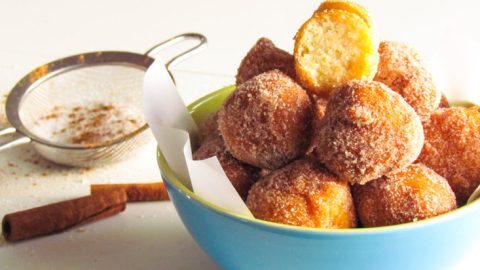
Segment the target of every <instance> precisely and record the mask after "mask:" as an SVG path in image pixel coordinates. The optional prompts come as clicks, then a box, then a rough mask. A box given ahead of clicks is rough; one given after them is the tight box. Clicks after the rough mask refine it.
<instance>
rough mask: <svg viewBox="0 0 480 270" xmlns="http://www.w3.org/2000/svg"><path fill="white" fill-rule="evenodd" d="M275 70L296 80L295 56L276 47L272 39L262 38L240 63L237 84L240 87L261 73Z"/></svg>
mask: <svg viewBox="0 0 480 270" xmlns="http://www.w3.org/2000/svg"><path fill="white" fill-rule="evenodd" d="M273 69H278V70H280V71H282V72H283V73H285V74H286V75H288V76H290V78H292V79H295V78H296V75H295V68H294V64H293V55H291V54H290V53H288V52H286V51H284V50H282V49H279V48H277V47H275V44H273V42H272V41H271V40H270V39H268V38H264V37H263V38H260V39H259V40H258V41H257V43H256V44H255V45H254V46H253V47H252V48H251V49H250V51H249V52H248V53H247V55H246V56H245V58H243V60H242V62H241V63H240V67H238V71H237V77H236V84H237V85H240V84H242V83H244V82H246V81H248V80H249V79H251V78H253V77H255V76H257V75H259V74H261V73H264V72H267V71H270V70H273Z"/></svg>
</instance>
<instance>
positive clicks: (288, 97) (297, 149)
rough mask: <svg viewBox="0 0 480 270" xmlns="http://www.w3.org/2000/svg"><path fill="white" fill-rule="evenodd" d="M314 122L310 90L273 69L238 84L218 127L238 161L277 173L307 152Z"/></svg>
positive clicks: (224, 107)
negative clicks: (309, 95)
mask: <svg viewBox="0 0 480 270" xmlns="http://www.w3.org/2000/svg"><path fill="white" fill-rule="evenodd" d="M311 118H312V108H311V102H310V99H309V97H308V95H307V93H306V91H305V90H303V89H302V88H301V87H300V86H299V85H298V84H296V83H295V82H294V81H293V80H292V79H291V78H290V77H288V76H287V75H285V74H283V73H282V72H280V71H278V70H273V71H269V72H266V73H262V74H260V75H258V76H255V77H254V78H252V79H250V80H248V81H247V82H245V83H243V84H241V85H239V86H238V88H237V89H236V90H235V91H234V92H233V93H232V94H231V95H230V96H229V97H228V98H227V100H226V101H225V103H224V104H223V106H222V108H221V109H220V112H219V116H218V124H219V129H220V133H221V135H222V137H223V139H224V142H225V145H226V148H227V150H228V151H229V152H230V153H231V154H232V155H233V156H234V157H235V158H237V159H238V160H240V161H243V162H245V163H248V164H250V165H253V166H256V167H260V168H264V169H276V168H279V167H281V166H283V165H285V164H287V163H288V162H290V161H292V160H293V159H295V158H298V157H300V156H302V155H303V154H305V151H306V148H307V146H308V144H309V142H310V132H311Z"/></svg>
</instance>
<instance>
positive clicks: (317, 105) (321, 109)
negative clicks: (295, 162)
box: [306, 93, 328, 156]
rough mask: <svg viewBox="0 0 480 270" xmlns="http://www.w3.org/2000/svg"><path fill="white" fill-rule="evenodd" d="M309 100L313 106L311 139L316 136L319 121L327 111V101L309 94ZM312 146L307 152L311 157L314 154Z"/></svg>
mask: <svg viewBox="0 0 480 270" xmlns="http://www.w3.org/2000/svg"><path fill="white" fill-rule="evenodd" d="M310 99H311V100H312V105H313V120H312V138H315V137H317V136H318V134H317V133H318V130H319V126H320V121H321V120H322V119H323V117H324V116H325V112H326V111H327V104H328V99H327V98H325V97H322V96H319V95H317V94H313V93H310ZM313 148H314V147H313V146H310V147H309V149H308V150H307V153H306V154H307V155H308V156H311V155H313V154H314V152H313Z"/></svg>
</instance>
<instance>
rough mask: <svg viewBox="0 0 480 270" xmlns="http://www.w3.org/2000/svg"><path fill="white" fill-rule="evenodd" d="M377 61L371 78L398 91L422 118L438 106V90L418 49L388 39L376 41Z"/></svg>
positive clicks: (439, 96)
mask: <svg viewBox="0 0 480 270" xmlns="http://www.w3.org/2000/svg"><path fill="white" fill-rule="evenodd" d="M378 52H379V54H380V62H379V64H378V70H377V74H376V75H375V78H374V80H375V81H379V82H382V83H384V84H386V85H387V86H389V87H390V88H391V89H392V90H393V91H395V92H397V93H399V94H400V95H401V96H402V97H403V98H404V99H405V100H406V101H407V103H408V104H410V106H412V107H413V108H414V109H415V111H416V112H417V113H418V115H419V116H420V118H421V119H422V120H425V119H427V118H428V115H429V114H430V113H431V112H433V111H434V110H435V109H437V108H438V106H439V104H440V98H441V95H442V94H441V92H440V91H438V90H437V88H436V87H435V85H434V82H433V78H432V75H431V74H430V72H429V71H428V70H427V69H426V68H425V65H424V64H423V62H422V60H421V59H420V56H419V55H418V53H417V52H416V51H415V50H414V49H412V48H411V47H409V46H407V45H405V44H403V43H401V42H392V41H383V42H381V43H380V46H379V49H378Z"/></svg>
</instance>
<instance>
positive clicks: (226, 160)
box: [193, 113, 260, 200]
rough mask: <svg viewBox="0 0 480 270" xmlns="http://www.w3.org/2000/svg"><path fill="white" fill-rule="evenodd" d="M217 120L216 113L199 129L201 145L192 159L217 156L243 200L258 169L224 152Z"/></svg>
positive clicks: (256, 175) (255, 178)
mask: <svg viewBox="0 0 480 270" xmlns="http://www.w3.org/2000/svg"><path fill="white" fill-rule="evenodd" d="M217 119H218V117H217V113H215V114H212V115H211V116H209V118H207V120H206V121H205V123H204V125H203V126H202V128H200V138H201V145H200V147H199V148H198V149H197V150H196V151H195V152H194V153H193V159H194V160H202V159H207V158H210V157H213V156H217V158H218V161H219V162H220V165H221V166H222V169H223V171H224V172H225V175H226V176H227V178H228V179H229V180H230V182H231V183H232V185H233V187H234V188H235V190H236V191H237V192H238V194H240V197H242V198H243V199H244V200H245V199H246V198H247V194H248V191H249V190H250V187H251V186H252V185H253V183H255V182H256V181H257V179H258V178H259V174H260V169H259V168H256V167H253V166H250V165H248V164H245V163H243V162H240V161H239V160H237V159H235V158H234V157H233V156H232V155H231V154H230V153H228V152H227V151H226V149H225V144H224V142H223V139H222V137H221V136H220V132H219V131H218V124H217V121H216V120H217Z"/></svg>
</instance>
